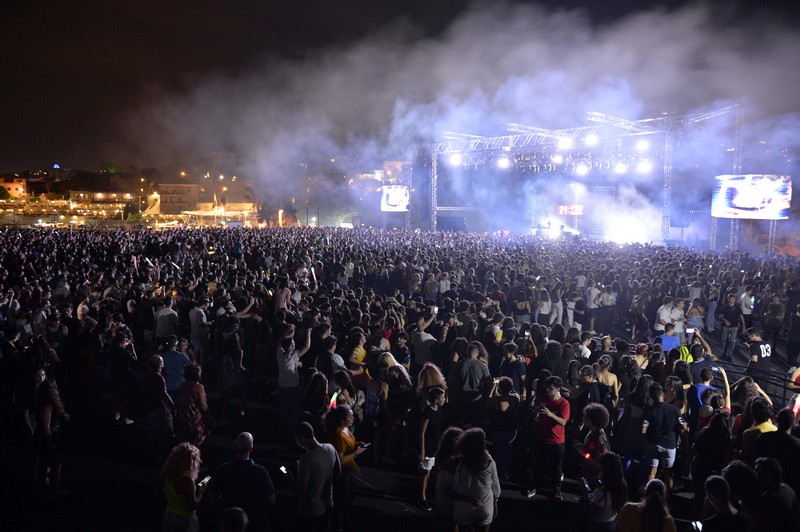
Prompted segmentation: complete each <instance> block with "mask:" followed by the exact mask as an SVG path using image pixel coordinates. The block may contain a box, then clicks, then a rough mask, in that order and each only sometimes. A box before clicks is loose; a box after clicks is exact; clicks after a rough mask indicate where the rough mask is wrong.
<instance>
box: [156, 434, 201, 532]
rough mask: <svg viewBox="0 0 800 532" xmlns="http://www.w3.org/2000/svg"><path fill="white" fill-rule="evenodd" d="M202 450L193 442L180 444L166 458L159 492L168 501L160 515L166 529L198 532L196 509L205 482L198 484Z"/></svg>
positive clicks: (160, 477) (173, 531)
mask: <svg viewBox="0 0 800 532" xmlns="http://www.w3.org/2000/svg"><path fill="white" fill-rule="evenodd" d="M200 463H201V461H200V449H198V448H197V447H195V446H194V445H192V444H191V443H179V444H178V445H177V446H175V447H174V448H173V449H172V451H171V452H170V453H169V456H168V457H167V461H166V462H165V463H164V467H163V468H162V469H161V473H160V474H159V487H160V490H159V493H160V494H161V495H162V496H163V497H164V498H165V499H166V500H167V507H166V509H165V510H164V515H163V517H162V518H161V529H162V530H163V531H164V532H196V531H199V530H200V524H199V521H198V519H197V508H198V507H199V506H200V499H202V497H203V492H204V491H205V488H206V484H203V485H199V484H197V476H198V470H199V469H200Z"/></svg>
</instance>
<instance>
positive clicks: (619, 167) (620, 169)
mask: <svg viewBox="0 0 800 532" xmlns="http://www.w3.org/2000/svg"><path fill="white" fill-rule="evenodd" d="M627 171H628V165H627V164H625V163H617V164H616V165H615V166H614V172H616V173H618V174H624V173H625V172H627Z"/></svg>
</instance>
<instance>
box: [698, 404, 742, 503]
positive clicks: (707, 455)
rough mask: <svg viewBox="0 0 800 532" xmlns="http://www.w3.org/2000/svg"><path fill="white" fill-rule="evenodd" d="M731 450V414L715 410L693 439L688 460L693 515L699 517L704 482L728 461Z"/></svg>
mask: <svg viewBox="0 0 800 532" xmlns="http://www.w3.org/2000/svg"><path fill="white" fill-rule="evenodd" d="M732 451H733V440H732V439H731V416H730V414H728V413H727V412H726V411H724V410H717V411H716V412H715V413H714V415H713V416H711V420H710V421H709V422H708V425H706V426H705V428H703V429H701V430H700V432H699V433H698V434H697V437H696V438H695V439H694V445H693V446H692V449H691V454H690V457H689V462H690V464H691V471H692V483H693V484H694V504H693V509H694V515H695V516H696V517H699V515H700V511H701V510H702V508H703V500H704V499H705V494H706V492H705V482H706V479H707V478H708V477H710V476H711V475H719V474H721V473H722V469H723V468H724V467H725V465H726V464H727V463H728V462H729V461H730V458H731V454H732Z"/></svg>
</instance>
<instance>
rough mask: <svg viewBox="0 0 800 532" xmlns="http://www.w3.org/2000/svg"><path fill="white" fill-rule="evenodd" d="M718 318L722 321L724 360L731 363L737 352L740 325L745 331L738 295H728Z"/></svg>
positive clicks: (718, 313)
mask: <svg viewBox="0 0 800 532" xmlns="http://www.w3.org/2000/svg"><path fill="white" fill-rule="evenodd" d="M717 316H718V317H719V319H720V320H722V344H723V345H724V348H723V351H722V360H726V361H730V360H731V359H732V357H733V353H734V352H735V350H736V335H737V334H739V324H741V325H742V329H744V328H745V327H744V315H742V309H741V308H740V306H739V305H738V304H737V303H736V294H728V298H727V301H726V302H725V304H724V305H723V306H722V307H720V309H719V310H718V311H717Z"/></svg>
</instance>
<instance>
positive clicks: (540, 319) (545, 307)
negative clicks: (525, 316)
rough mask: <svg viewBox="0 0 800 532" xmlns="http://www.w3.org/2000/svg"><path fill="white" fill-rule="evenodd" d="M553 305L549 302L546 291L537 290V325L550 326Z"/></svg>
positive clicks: (548, 295)
mask: <svg viewBox="0 0 800 532" xmlns="http://www.w3.org/2000/svg"><path fill="white" fill-rule="evenodd" d="M552 311H553V305H552V302H551V301H550V293H549V292H548V291H547V289H545V288H542V289H541V290H539V300H538V301H537V302H536V323H538V324H539V325H550V314H551V313H552Z"/></svg>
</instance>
